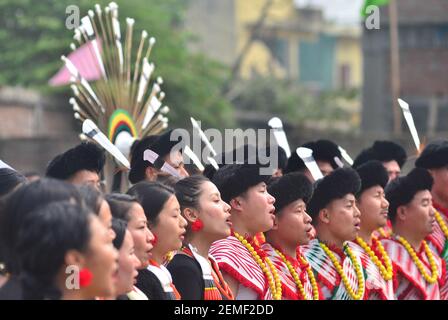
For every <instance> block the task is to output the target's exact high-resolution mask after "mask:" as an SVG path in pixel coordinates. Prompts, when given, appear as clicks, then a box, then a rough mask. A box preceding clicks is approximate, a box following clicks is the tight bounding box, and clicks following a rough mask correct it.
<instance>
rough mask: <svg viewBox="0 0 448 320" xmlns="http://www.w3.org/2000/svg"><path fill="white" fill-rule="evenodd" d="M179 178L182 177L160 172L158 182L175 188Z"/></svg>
mask: <svg viewBox="0 0 448 320" xmlns="http://www.w3.org/2000/svg"><path fill="white" fill-rule="evenodd" d="M179 180H180V179H179V178H178V177H175V176H172V175H170V174H158V175H157V178H156V181H157V182H160V183H161V184H163V185H165V186H168V187H170V188H174V186H175V185H176V183H177V182H178V181H179Z"/></svg>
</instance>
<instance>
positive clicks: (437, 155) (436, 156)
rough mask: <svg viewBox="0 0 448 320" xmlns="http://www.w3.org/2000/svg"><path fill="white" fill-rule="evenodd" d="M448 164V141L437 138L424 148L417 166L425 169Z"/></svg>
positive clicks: (416, 162)
mask: <svg viewBox="0 0 448 320" xmlns="http://www.w3.org/2000/svg"><path fill="white" fill-rule="evenodd" d="M446 165H448V141H447V140H436V141H433V142H431V143H429V144H428V145H427V146H426V147H425V149H423V151H422V153H421V154H420V157H418V159H417V160H416V161H415V166H416V167H419V168H425V169H434V168H441V167H443V166H446Z"/></svg>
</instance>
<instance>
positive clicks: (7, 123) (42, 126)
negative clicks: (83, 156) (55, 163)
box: [0, 87, 80, 174]
mask: <svg viewBox="0 0 448 320" xmlns="http://www.w3.org/2000/svg"><path fill="white" fill-rule="evenodd" d="M0 119H2V125H0V159H2V160H3V161H5V162H6V163H8V164H9V165H10V166H12V167H13V168H15V169H16V170H18V171H38V172H40V173H42V174H43V173H44V170H45V168H46V165H47V163H48V162H49V161H50V160H51V159H52V158H53V157H54V156H56V155H57V154H59V153H61V152H63V151H65V150H66V149H68V148H70V147H72V146H74V145H76V144H77V143H79V142H80V140H79V138H78V134H79V132H80V125H79V124H78V123H76V122H75V120H74V118H73V111H72V110H71V109H70V105H69V104H68V100H66V99H63V98H62V99H54V98H53V99H49V98H46V97H44V96H42V95H39V94H37V93H36V92H33V91H30V90H24V89H21V88H7V87H3V88H1V89H0Z"/></svg>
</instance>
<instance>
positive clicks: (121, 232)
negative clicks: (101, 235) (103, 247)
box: [112, 218, 128, 250]
mask: <svg viewBox="0 0 448 320" xmlns="http://www.w3.org/2000/svg"><path fill="white" fill-rule="evenodd" d="M127 227H128V223H127V222H126V221H124V220H121V219H115V218H114V219H112V230H114V232H115V239H114V240H113V241H112V243H113V244H114V247H115V249H117V250H120V248H121V246H122V245H123V241H124V237H125V236H126V228H127Z"/></svg>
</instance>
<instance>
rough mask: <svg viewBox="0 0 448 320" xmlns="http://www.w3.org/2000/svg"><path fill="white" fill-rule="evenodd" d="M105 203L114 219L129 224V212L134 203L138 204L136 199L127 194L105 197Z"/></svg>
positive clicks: (112, 194) (114, 194) (113, 194)
mask: <svg viewBox="0 0 448 320" xmlns="http://www.w3.org/2000/svg"><path fill="white" fill-rule="evenodd" d="M105 198H106V201H107V203H108V204H109V207H110V212H111V213H112V216H113V217H114V218H115V219H120V220H124V221H126V222H129V220H131V216H130V215H129V210H131V208H132V205H133V204H134V203H139V202H138V200H137V198H136V197H134V196H131V195H129V194H121V193H111V194H106V196H105Z"/></svg>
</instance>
